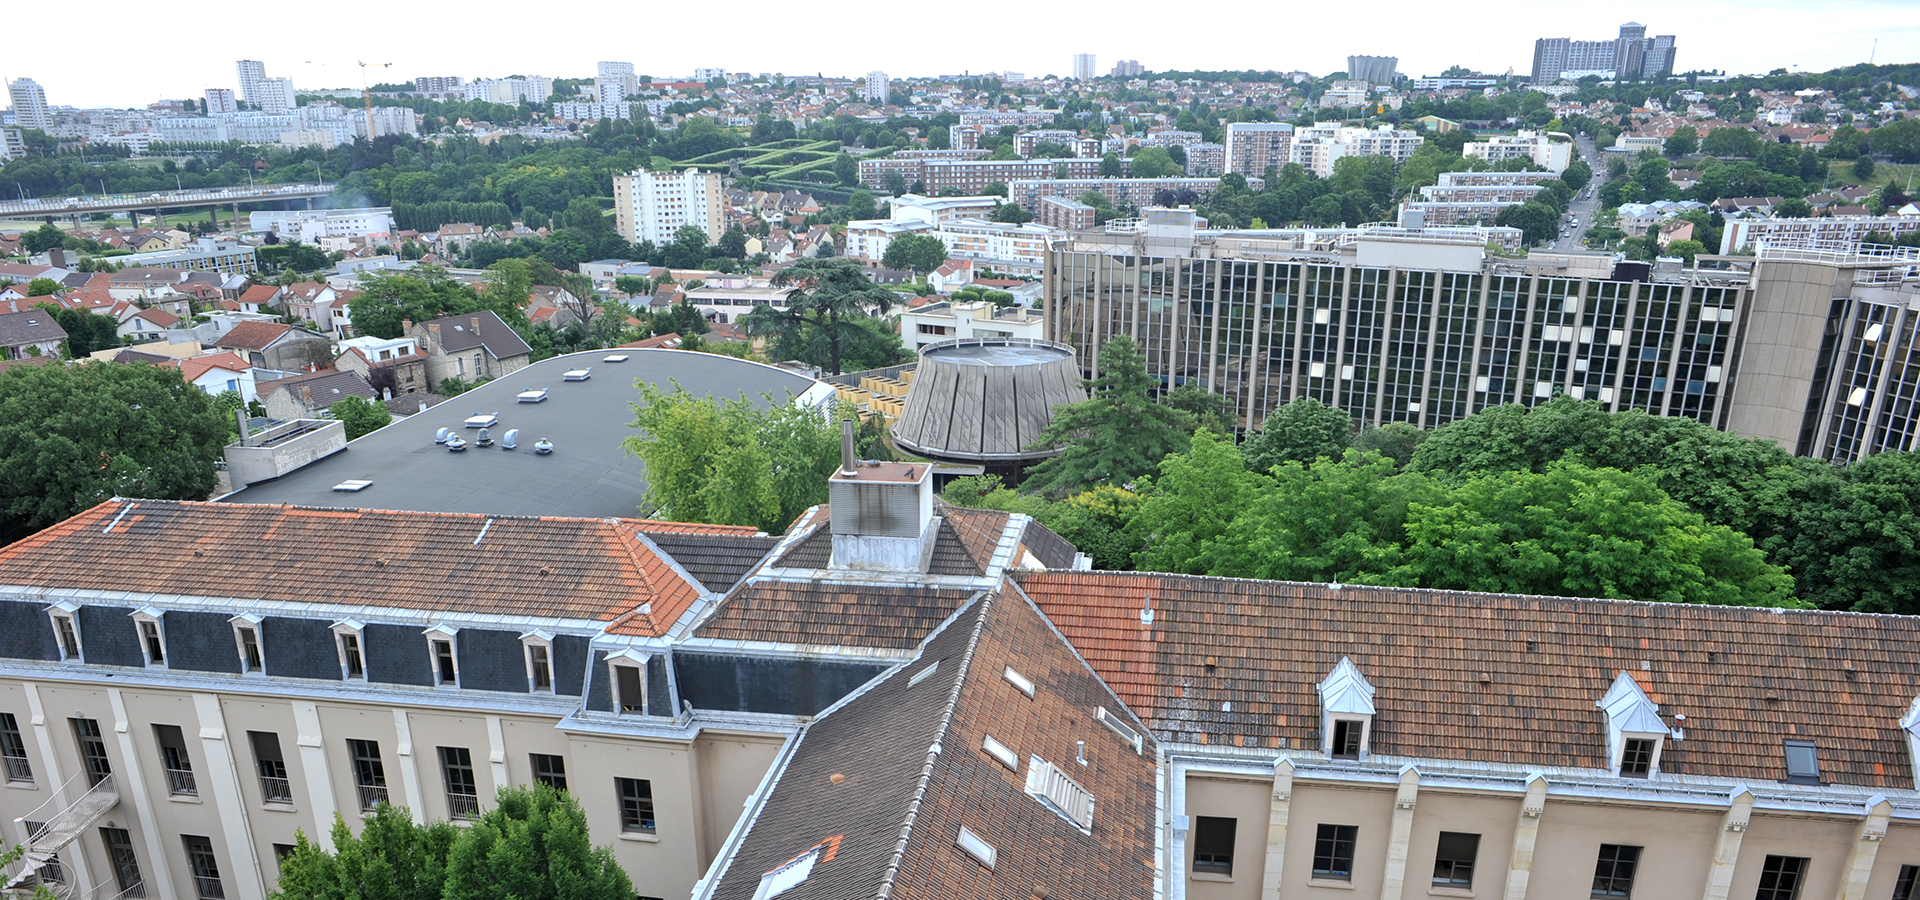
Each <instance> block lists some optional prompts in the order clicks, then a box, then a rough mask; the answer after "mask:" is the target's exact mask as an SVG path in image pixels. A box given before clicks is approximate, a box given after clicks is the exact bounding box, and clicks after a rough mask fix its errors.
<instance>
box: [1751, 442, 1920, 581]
mask: <svg viewBox="0 0 1920 900" xmlns="http://www.w3.org/2000/svg"><path fill="white" fill-rule="evenodd" d="M1820 465H1821V466H1822V468H1823V469H1824V468H1825V467H1824V464H1820ZM1819 474H1820V475H1821V476H1824V478H1825V479H1826V480H1827V483H1825V484H1821V485H1818V486H1817V487H1816V489H1815V490H1812V491H1809V492H1808V496H1807V498H1806V500H1805V501H1804V502H1801V503H1800V504H1798V505H1797V508H1796V509H1795V511H1794V517H1795V520H1796V521H1795V525H1796V526H1797V527H1796V528H1795V529H1794V530H1793V534H1791V535H1790V536H1788V537H1786V538H1785V539H1784V540H1783V541H1782V543H1783V544H1784V552H1783V553H1781V554H1780V560H1781V561H1782V562H1785V563H1786V564H1787V565H1789V566H1790V567H1791V568H1792V569H1793V571H1794V574H1795V576H1796V579H1797V582H1798V584H1799V588H1800V596H1801V597H1803V598H1805V599H1806V600H1809V601H1811V602H1813V603H1814V604H1815V605H1816V606H1819V607H1821V608H1822V609H1850V610H1857V611H1860V612H1876V613H1897V614H1900V615H1915V614H1920V454H1915V453H1880V454H1875V455H1873V456H1869V457H1867V458H1866V459H1863V460H1860V461H1859V462H1856V463H1854V464H1853V465H1851V466H1848V467H1847V468H1846V469H1844V470H1837V471H1835V470H1831V469H1827V470H1825V471H1821V472H1820V473H1819Z"/></svg>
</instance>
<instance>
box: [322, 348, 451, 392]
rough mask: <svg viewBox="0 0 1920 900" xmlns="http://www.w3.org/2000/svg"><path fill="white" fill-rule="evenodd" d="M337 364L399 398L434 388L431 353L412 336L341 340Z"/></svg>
mask: <svg viewBox="0 0 1920 900" xmlns="http://www.w3.org/2000/svg"><path fill="white" fill-rule="evenodd" d="M333 367H334V368H336V369H339V370H341V371H343V372H355V373H358V374H359V375H360V376H361V377H364V378H366V379H367V381H368V382H369V383H370V384H372V385H373V387H374V389H375V390H377V391H385V392H390V393H391V394H392V395H393V396H396V397H397V396H400V395H403V394H411V393H414V392H417V391H430V390H432V389H433V383H432V382H429V381H428V380H427V356H426V354H425V353H422V352H420V342H419V341H418V340H416V339H414V338H411V337H402V338H394V339H392V340H388V339H386V338H377V337H356V338H348V339H346V340H344V341H341V342H340V355H339V356H337V357H334V360H333Z"/></svg>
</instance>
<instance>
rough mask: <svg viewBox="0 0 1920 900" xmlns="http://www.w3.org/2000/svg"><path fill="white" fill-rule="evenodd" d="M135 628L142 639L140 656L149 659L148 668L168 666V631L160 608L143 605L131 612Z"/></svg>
mask: <svg viewBox="0 0 1920 900" xmlns="http://www.w3.org/2000/svg"><path fill="white" fill-rule="evenodd" d="M131 615H132V617H133V630H134V633H135V634H136V635H137V636H138V637H139V639H140V657H141V658H142V659H145V660H146V661H147V667H148V668H160V669H164V668H166V667H167V632H166V626H165V625H163V624H162V623H161V621H160V620H161V616H163V615H164V613H162V612H161V611H160V610H158V609H155V608H154V607H151V606H142V607H140V608H139V609H136V610H134V611H133V612H132V613H131Z"/></svg>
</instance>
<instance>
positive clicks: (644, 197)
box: [613, 169, 726, 244]
mask: <svg viewBox="0 0 1920 900" xmlns="http://www.w3.org/2000/svg"><path fill="white" fill-rule="evenodd" d="M613 201H614V218H615V221H616V223H617V227H618V228H619V229H620V234H621V236H622V237H625V238H626V239H627V240H629V241H632V242H634V243H636V244H637V243H639V242H641V241H652V242H654V243H655V244H666V243H669V242H671V241H672V240H673V234H674V232H676V231H678V230H680V227H681V226H683V225H692V226H695V227H697V228H699V229H700V230H701V231H704V232H706V233H707V239H708V240H709V241H712V240H717V239H718V238H719V237H720V233H721V232H722V231H723V230H725V225H724V224H723V222H722V220H721V216H722V213H723V212H724V207H725V206H726V202H725V199H724V197H723V195H722V194H721V192H720V175H719V173H717V172H702V171H700V170H698V169H687V170H684V171H680V172H648V171H646V170H644V169H643V170H636V171H635V172H634V173H633V174H631V175H615V176H614V178H613Z"/></svg>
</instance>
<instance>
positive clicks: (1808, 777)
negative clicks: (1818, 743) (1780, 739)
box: [1786, 741, 1820, 784]
mask: <svg viewBox="0 0 1920 900" xmlns="http://www.w3.org/2000/svg"><path fill="white" fill-rule="evenodd" d="M1786 749H1787V781H1789V782H1791V783H1793V784H1819V783H1820V751H1819V748H1817V747H1815V746H1814V745H1813V742H1812V741H1787V742H1786Z"/></svg>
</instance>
